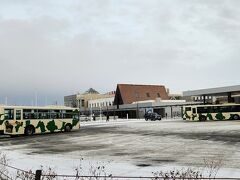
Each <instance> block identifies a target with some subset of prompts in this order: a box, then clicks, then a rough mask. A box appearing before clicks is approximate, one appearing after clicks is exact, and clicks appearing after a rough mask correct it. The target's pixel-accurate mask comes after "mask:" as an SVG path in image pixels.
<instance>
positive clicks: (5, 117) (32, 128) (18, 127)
mask: <svg viewBox="0 0 240 180" xmlns="http://www.w3.org/2000/svg"><path fill="white" fill-rule="evenodd" d="M79 128H80V122H79V111H78V110H77V109H75V108H69V107H61V106H46V107H37V106H0V131H1V133H2V134H8V135H21V134H25V135H32V134H41V133H49V132H51V133H52V132H57V131H67V132H68V131H71V130H72V129H79Z"/></svg>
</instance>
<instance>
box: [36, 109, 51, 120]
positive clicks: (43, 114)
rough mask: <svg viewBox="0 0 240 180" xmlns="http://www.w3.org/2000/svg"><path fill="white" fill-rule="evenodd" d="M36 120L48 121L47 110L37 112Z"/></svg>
mask: <svg viewBox="0 0 240 180" xmlns="http://www.w3.org/2000/svg"><path fill="white" fill-rule="evenodd" d="M38 118H39V119H49V111H48V110H42V109H39V110H38Z"/></svg>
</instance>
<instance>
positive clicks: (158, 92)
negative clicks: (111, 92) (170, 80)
mask: <svg viewBox="0 0 240 180" xmlns="http://www.w3.org/2000/svg"><path fill="white" fill-rule="evenodd" d="M157 98H161V99H162V100H168V99H169V97H168V94H167V91H166V88H165V86H163V85H136V84H118V85H117V89H116V95H115V99H114V104H116V105H119V104H131V103H133V102H137V101H146V100H155V99H157Z"/></svg>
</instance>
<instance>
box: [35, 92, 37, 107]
mask: <svg viewBox="0 0 240 180" xmlns="http://www.w3.org/2000/svg"><path fill="white" fill-rule="evenodd" d="M37 101H38V99H37V91H35V106H37V104H38V102H37Z"/></svg>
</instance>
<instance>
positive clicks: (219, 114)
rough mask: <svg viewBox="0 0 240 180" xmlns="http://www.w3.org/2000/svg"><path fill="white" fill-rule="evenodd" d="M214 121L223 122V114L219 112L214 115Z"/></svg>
mask: <svg viewBox="0 0 240 180" xmlns="http://www.w3.org/2000/svg"><path fill="white" fill-rule="evenodd" d="M216 119H217V120H224V119H225V116H223V114H222V113H221V112H219V113H217V114H216Z"/></svg>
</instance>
